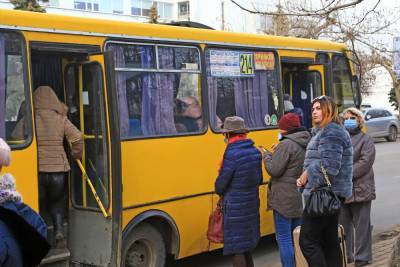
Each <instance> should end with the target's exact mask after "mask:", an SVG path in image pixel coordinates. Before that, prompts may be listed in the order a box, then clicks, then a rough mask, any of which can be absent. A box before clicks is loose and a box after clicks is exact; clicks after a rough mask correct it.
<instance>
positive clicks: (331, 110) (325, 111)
mask: <svg viewBox="0 0 400 267" xmlns="http://www.w3.org/2000/svg"><path fill="white" fill-rule="evenodd" d="M317 102H318V103H319V104H320V106H321V111H322V121H321V123H320V124H319V126H320V127H322V128H323V127H325V126H326V125H328V124H329V123H330V122H336V123H337V124H340V125H341V124H342V122H341V120H340V117H339V111H338V108H337V105H336V103H335V101H334V100H333V98H332V97H330V96H326V95H323V96H320V97H317V98H315V99H314V100H313V101H312V103H311V105H312V106H314V104H315V103H317Z"/></svg>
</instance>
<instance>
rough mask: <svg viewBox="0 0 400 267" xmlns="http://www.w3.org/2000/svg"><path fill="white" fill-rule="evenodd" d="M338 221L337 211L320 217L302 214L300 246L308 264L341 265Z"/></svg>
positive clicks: (337, 266)
mask: <svg viewBox="0 0 400 267" xmlns="http://www.w3.org/2000/svg"><path fill="white" fill-rule="evenodd" d="M338 223H339V212H338V213H336V214H333V215H329V216H321V217H309V216H307V215H306V214H305V213H304V214H303V223H302V225H301V231H300V248H301V251H302V252H303V255H304V257H305V258H306V260H307V262H308V265H309V266H312V267H342V265H343V264H342V252H341V250H340V244H339V237H338Z"/></svg>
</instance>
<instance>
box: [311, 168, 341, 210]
mask: <svg viewBox="0 0 400 267" xmlns="http://www.w3.org/2000/svg"><path fill="white" fill-rule="evenodd" d="M321 170H322V174H323V176H324V178H325V182H326V184H325V185H323V186H321V187H318V188H313V189H312V190H311V194H310V196H309V197H308V199H307V201H306V205H305V210H304V212H305V213H306V214H307V215H308V216H309V217H320V216H329V215H333V214H335V213H337V212H339V211H340V208H341V206H342V203H341V202H340V200H339V198H338V197H337V196H336V194H335V193H334V192H333V191H332V188H331V187H332V185H331V182H330V181H329V177H328V174H327V173H326V170H325V168H324V167H323V166H322V164H321Z"/></svg>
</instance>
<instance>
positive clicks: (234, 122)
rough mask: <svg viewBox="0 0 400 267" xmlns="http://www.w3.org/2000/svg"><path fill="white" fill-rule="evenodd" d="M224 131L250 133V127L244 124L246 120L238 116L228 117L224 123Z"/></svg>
mask: <svg viewBox="0 0 400 267" xmlns="http://www.w3.org/2000/svg"><path fill="white" fill-rule="evenodd" d="M222 132H223V133H236V134H241V133H248V132H249V129H247V128H246V126H245V125H244V120H243V119H242V118H241V117H238V116H232V117H226V118H225V121H224V124H223V125H222Z"/></svg>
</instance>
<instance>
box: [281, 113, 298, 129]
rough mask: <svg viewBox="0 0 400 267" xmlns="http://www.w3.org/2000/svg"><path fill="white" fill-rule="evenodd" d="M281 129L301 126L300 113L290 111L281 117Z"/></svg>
mask: <svg viewBox="0 0 400 267" xmlns="http://www.w3.org/2000/svg"><path fill="white" fill-rule="evenodd" d="M278 125H279V129H281V130H285V131H287V132H289V131H291V130H294V129H297V128H299V127H301V124H300V118H299V115H297V114H295V113H292V112H289V113H287V114H285V115H283V116H282V117H281V119H280V120H279V122H278Z"/></svg>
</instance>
